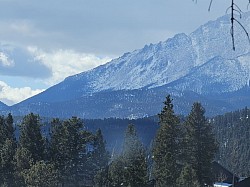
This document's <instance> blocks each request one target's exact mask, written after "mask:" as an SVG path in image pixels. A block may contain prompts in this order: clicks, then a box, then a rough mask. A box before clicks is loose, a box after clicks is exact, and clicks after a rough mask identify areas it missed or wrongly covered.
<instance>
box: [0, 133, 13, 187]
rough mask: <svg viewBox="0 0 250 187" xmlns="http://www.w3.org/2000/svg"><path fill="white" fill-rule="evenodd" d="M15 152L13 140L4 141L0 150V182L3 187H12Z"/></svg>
mask: <svg viewBox="0 0 250 187" xmlns="http://www.w3.org/2000/svg"><path fill="white" fill-rule="evenodd" d="M15 151H16V142H14V141H13V139H8V138H7V139H6V140H5V143H4V145H3V146H2V147H1V149H0V167H1V182H0V184H2V185H3V186H14V185H15V183H14V178H15V163H14V155H15Z"/></svg>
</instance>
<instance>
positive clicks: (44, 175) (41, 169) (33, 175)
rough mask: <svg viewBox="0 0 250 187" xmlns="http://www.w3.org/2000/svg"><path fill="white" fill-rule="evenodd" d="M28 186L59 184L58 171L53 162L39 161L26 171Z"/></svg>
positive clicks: (25, 176) (45, 186) (25, 178)
mask: <svg viewBox="0 0 250 187" xmlns="http://www.w3.org/2000/svg"><path fill="white" fill-rule="evenodd" d="M23 176H24V181H25V185H26V186H27V187H40V186H42V187H54V186H57V185H58V172H57V170H56V169H55V168H54V166H53V165H52V164H48V163H45V162H44V161H39V162H37V163H36V164H34V165H32V167H31V168H30V169H29V170H27V171H26V172H24V174H23Z"/></svg>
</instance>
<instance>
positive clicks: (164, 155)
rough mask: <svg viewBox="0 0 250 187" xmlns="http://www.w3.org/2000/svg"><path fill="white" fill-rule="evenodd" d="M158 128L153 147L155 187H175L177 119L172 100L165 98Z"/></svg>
mask: <svg viewBox="0 0 250 187" xmlns="http://www.w3.org/2000/svg"><path fill="white" fill-rule="evenodd" d="M159 118H160V122H159V124H160V128H159V130H158V131H157V134H156V137H155V141H154V147H153V159H154V169H153V173H154V176H155V180H156V186H157V187H165V186H169V187H172V186H175V183H176V179H177V177H178V175H179V172H178V166H177V161H178V156H179V144H180V139H179V135H180V134H179V127H178V125H179V118H178V117H177V116H176V115H175V114H174V110H173V104H172V99H171V98H170V95H168V96H167V98H166V101H165V102H164V107H163V110H162V111H161V113H160V114H159Z"/></svg>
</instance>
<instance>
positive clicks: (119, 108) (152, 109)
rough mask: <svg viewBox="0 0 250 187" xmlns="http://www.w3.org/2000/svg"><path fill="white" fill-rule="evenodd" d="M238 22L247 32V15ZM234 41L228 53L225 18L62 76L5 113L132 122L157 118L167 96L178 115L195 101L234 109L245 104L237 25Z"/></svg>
mask: <svg viewBox="0 0 250 187" xmlns="http://www.w3.org/2000/svg"><path fill="white" fill-rule="evenodd" d="M241 23H242V24H243V25H244V26H245V27H246V29H247V30H249V31H250V12H248V13H245V14H243V16H242V19H241ZM235 41H236V51H233V50H232V43H231V35H230V18H229V16H227V15H226V16H223V17H221V18H219V19H217V20H215V21H210V22H208V23H206V24H205V25H202V26H201V27H199V28H198V29H197V30H195V31H194V32H192V33H191V34H189V35H186V34H183V33H181V34H177V35H175V36H174V37H173V38H170V39H168V40H166V41H164V42H159V43H158V44H150V45H145V46H144V48H142V49H138V50H135V51H133V52H129V53H125V54H124V55H123V56H121V57H119V58H117V59H114V60H112V61H110V62H108V63H107V64H105V65H102V66H99V67H97V68H94V69H92V70H90V71H86V72H83V73H80V74H77V75H74V76H71V77H68V78H66V79H65V80H64V81H63V82H61V83H59V84H57V85H55V86H53V87H51V88H49V89H47V90H46V91H44V92H43V93H40V94H38V95H36V96H34V97H32V98H29V99H27V100H25V101H23V102H21V103H19V104H16V105H14V106H12V107H10V108H9V110H10V111H12V112H13V113H16V114H19V115H20V114H26V113H28V112H31V111H32V112H36V113H39V114H40V115H44V116H58V117H69V116H71V115H77V116H79V117H85V118H104V117H123V118H124V117H130V118H134V117H143V116H147V115H154V114H157V113H158V112H159V111H160V109H161V102H162V101H163V100H164V97H165V96H166V95H167V94H169V93H170V94H171V95H172V96H174V97H175V102H176V103H175V104H176V109H177V112H179V113H186V112H187V111H188V110H189V108H188V107H189V106H190V104H192V102H193V101H197V100H198V101H202V102H204V104H205V105H206V106H208V113H209V114H211V115H213V114H214V113H220V112H224V111H229V110H234V109H235V108H238V107H242V106H241V105H242V104H247V103H245V102H244V101H245V100H244V99H246V97H245V95H248V94H247V93H248V92H249V89H248V87H249V83H250V45H249V43H248V40H247V37H246V36H245V34H244V32H243V31H242V30H241V28H240V27H239V28H238V27H236V30H235ZM239 94H241V95H242V97H243V95H244V97H243V99H241V100H239V97H238V96H239ZM248 97H250V96H248ZM232 100H234V101H235V102H232ZM243 100H244V101H243ZM210 109H211V110H210Z"/></svg>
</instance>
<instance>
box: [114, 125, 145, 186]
mask: <svg viewBox="0 0 250 187" xmlns="http://www.w3.org/2000/svg"><path fill="white" fill-rule="evenodd" d="M109 176H110V181H111V184H112V186H128V187H144V186H145V185H146V182H147V179H148V175H147V162H146V154H145V149H144V147H143V145H142V143H141V141H140V140H139V138H138V136H137V133H136V130H135V127H134V125H128V128H127V130H126V132H125V137H124V145H123V151H122V154H121V155H120V156H119V157H117V158H116V159H115V160H113V162H112V163H111V164H110V170H109Z"/></svg>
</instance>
